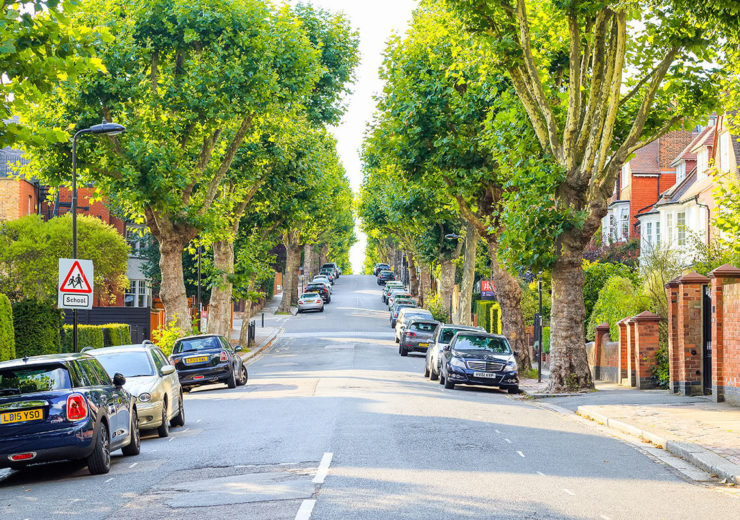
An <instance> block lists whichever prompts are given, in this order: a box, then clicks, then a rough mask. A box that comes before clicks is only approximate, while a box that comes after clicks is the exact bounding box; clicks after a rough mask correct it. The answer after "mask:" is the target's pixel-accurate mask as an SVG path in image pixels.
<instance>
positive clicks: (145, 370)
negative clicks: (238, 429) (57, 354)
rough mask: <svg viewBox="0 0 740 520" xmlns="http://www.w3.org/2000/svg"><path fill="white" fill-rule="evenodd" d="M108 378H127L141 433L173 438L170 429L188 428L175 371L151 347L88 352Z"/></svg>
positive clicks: (108, 348) (156, 348)
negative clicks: (148, 432) (147, 432)
mask: <svg viewBox="0 0 740 520" xmlns="http://www.w3.org/2000/svg"><path fill="white" fill-rule="evenodd" d="M88 353H89V354H90V355H92V356H95V357H96V358H97V359H98V361H100V364H101V365H103V368H105V371H106V372H108V374H109V375H111V377H112V374H115V373H116V372H120V373H121V374H123V375H124V376H126V384H125V385H124V386H123V387H124V388H125V389H126V390H127V391H128V392H129V393H130V394H132V395H134V396H136V408H137V410H138V412H139V429H140V430H148V429H154V428H156V429H157V433H158V434H159V436H160V437H167V436H169V434H170V426H184V425H185V407H184V405H183V400H182V388H181V387H180V379H179V378H178V376H177V371H176V370H175V367H173V366H172V365H170V363H169V361H168V360H167V357H166V356H165V355H164V354H163V353H162V351H161V350H159V347H157V346H156V345H154V344H152V343H143V344H141V345H121V346H120V347H106V348H99V349H92V350H90V351H88Z"/></svg>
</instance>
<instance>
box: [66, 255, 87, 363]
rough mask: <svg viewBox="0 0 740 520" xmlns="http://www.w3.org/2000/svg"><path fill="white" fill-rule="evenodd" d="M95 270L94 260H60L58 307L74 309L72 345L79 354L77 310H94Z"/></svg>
mask: <svg viewBox="0 0 740 520" xmlns="http://www.w3.org/2000/svg"><path fill="white" fill-rule="evenodd" d="M93 280H94V270H93V263H92V260H79V259H76V258H60V259H59V285H57V289H58V291H57V307H59V308H60V309H73V311H74V314H75V316H74V318H75V319H74V322H73V325H72V344H73V346H74V351H75V352H77V310H78V309H92V304H93Z"/></svg>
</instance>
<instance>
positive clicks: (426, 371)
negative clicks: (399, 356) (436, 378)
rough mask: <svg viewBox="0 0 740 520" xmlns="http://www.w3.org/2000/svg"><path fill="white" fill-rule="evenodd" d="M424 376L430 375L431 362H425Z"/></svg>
mask: <svg viewBox="0 0 740 520" xmlns="http://www.w3.org/2000/svg"><path fill="white" fill-rule="evenodd" d="M424 377H429V364H428V363H427V362H426V361H425V362H424Z"/></svg>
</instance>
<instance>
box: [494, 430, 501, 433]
mask: <svg viewBox="0 0 740 520" xmlns="http://www.w3.org/2000/svg"><path fill="white" fill-rule="evenodd" d="M493 431H495V432H496V433H501V432H500V431H498V430H493Z"/></svg>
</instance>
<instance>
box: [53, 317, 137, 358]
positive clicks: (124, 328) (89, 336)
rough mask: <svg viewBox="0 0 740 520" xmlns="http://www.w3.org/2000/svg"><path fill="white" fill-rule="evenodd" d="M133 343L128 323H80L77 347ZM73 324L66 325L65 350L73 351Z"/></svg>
mask: <svg viewBox="0 0 740 520" xmlns="http://www.w3.org/2000/svg"><path fill="white" fill-rule="evenodd" d="M130 343H131V329H130V327H129V326H128V325H127V324H126V323H107V324H105V325H78V326H77V349H78V350H82V349H83V348H85V347H92V348H103V347H115V346H117V345H128V344H130ZM72 344H73V340H72V325H65V326H64V334H63V338H62V350H63V352H72Z"/></svg>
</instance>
